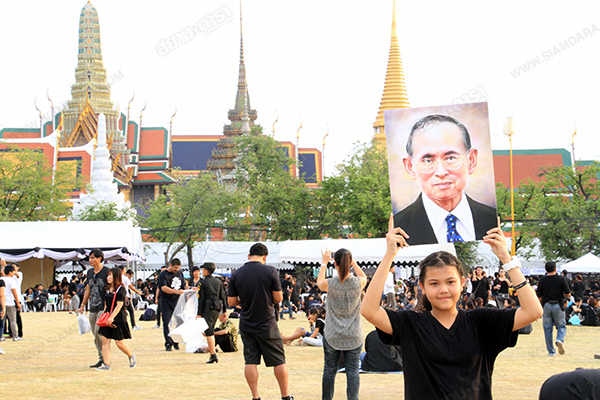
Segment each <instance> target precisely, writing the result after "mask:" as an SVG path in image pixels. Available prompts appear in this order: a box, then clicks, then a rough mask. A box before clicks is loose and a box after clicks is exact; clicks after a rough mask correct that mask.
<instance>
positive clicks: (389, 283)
mask: <svg viewBox="0 0 600 400" xmlns="http://www.w3.org/2000/svg"><path fill="white" fill-rule="evenodd" d="M395 271H396V268H395V267H394V266H393V265H392V267H391V268H390V272H388V274H387V277H386V279H385V285H384V286H383V296H384V298H383V300H384V301H385V308H387V309H388V310H395V309H396V293H395V289H396V282H395V281H396V280H395V279H394V272H395Z"/></svg>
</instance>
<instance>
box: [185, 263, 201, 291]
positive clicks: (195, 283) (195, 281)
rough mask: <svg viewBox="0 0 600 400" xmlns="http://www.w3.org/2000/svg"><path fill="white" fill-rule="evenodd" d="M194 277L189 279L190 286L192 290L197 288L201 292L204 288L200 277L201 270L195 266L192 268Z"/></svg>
mask: <svg viewBox="0 0 600 400" xmlns="http://www.w3.org/2000/svg"><path fill="white" fill-rule="evenodd" d="M191 272H192V276H191V277H190V279H188V286H189V287H190V288H197V289H198V291H199V290H200V286H202V277H201V276H200V268H199V267H197V266H196V265H194V266H193V267H192V271H191Z"/></svg>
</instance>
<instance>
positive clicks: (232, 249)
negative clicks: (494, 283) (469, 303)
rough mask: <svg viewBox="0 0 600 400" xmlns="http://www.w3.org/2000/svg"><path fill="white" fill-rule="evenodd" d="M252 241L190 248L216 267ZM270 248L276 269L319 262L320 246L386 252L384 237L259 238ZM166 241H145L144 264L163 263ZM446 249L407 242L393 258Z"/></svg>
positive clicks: (243, 257) (232, 262) (235, 262)
mask: <svg viewBox="0 0 600 400" xmlns="http://www.w3.org/2000/svg"><path fill="white" fill-rule="evenodd" d="M254 243H255V242H200V243H197V244H196V246H195V247H194V248H193V259H194V264H196V265H201V264H203V263H204V262H206V261H211V262H214V263H215V264H216V266H217V268H224V269H233V268H238V267H240V266H241V265H243V264H244V263H245V262H246V261H248V251H249V250H250V247H251V246H252V245H253V244H254ZM262 243H263V244H264V245H266V246H267V247H268V249H269V256H268V257H267V263H268V264H269V265H272V266H274V267H277V268H278V269H286V268H291V264H302V263H303V264H318V263H320V262H321V250H323V249H326V248H328V249H329V250H333V251H335V250H338V249H341V248H346V249H348V250H350V252H351V253H352V256H353V258H354V259H355V260H356V261H357V262H359V263H379V262H380V261H381V259H382V258H383V256H384V254H385V249H386V243H385V239H383V238H381V239H322V240H289V241H285V242H262ZM166 248H167V244H166V243H145V249H146V251H145V254H146V257H147V259H146V268H148V269H157V268H160V266H162V265H164V263H165V259H164V252H165V250H166ZM438 250H446V251H449V252H451V253H453V254H456V252H455V250H454V246H453V245H452V244H442V245H422V246H410V247H406V248H404V249H401V250H400V251H399V252H398V255H397V256H396V258H395V261H396V262H418V261H420V260H422V259H423V258H425V257H426V256H427V255H429V254H430V253H432V252H434V251H438ZM175 257H177V258H179V259H180V260H181V263H182V265H184V266H185V265H187V264H188V259H187V254H186V253H185V251H181V252H179V253H177V254H176V255H175Z"/></svg>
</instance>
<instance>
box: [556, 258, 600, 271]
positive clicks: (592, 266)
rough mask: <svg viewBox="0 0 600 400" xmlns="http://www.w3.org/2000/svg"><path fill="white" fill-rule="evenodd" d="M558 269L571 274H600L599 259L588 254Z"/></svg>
mask: <svg viewBox="0 0 600 400" xmlns="http://www.w3.org/2000/svg"><path fill="white" fill-rule="evenodd" d="M560 269H561V271H564V270H567V272H569V273H573V274H576V273H580V274H600V258H598V257H596V256H595V255H593V254H592V253H588V254H586V255H585V256H583V257H581V258H578V259H577V260H574V261H571V262H568V263H566V264H564V265H562V266H561V267H560Z"/></svg>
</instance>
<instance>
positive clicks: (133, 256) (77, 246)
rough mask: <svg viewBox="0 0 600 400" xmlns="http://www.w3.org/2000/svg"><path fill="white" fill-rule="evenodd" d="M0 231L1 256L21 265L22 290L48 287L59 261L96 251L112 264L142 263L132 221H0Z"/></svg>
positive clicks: (136, 228)
mask: <svg viewBox="0 0 600 400" xmlns="http://www.w3.org/2000/svg"><path fill="white" fill-rule="evenodd" d="M0 232H2V239H1V240H0V257H1V258H4V259H5V260H6V261H8V262H18V263H21V270H22V271H23V274H24V280H25V281H27V282H25V281H24V283H23V286H24V287H26V286H28V285H30V284H35V283H43V284H44V285H45V286H48V283H49V282H51V280H52V278H53V277H54V271H55V269H56V268H58V267H59V266H60V263H61V262H67V261H77V260H82V259H84V258H86V257H87V254H89V252H90V251H91V250H92V249H96V248H99V249H102V251H103V252H104V255H105V258H106V259H107V260H109V261H110V262H112V263H119V264H126V263H130V262H140V263H143V262H144V250H143V247H142V236H141V233H140V229H139V228H138V227H134V226H133V224H132V223H131V221H110V222H108V221H93V222H92V221H89V222H88V221H38V222H0ZM36 259H37V260H39V261H37V260H36ZM44 270H46V273H44ZM49 270H50V271H51V273H48V271H49ZM29 279H31V282H28V280H29Z"/></svg>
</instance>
